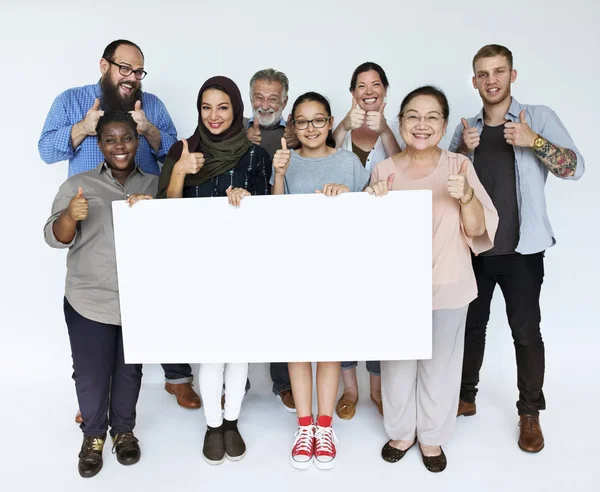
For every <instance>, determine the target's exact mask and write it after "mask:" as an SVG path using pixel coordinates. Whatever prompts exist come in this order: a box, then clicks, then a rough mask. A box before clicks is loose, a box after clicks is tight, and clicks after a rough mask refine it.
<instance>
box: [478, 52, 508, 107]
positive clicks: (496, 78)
mask: <svg viewBox="0 0 600 492" xmlns="http://www.w3.org/2000/svg"><path fill="white" fill-rule="evenodd" d="M474 69H475V70H474V71H475V75H473V87H474V88H475V89H477V90H478V91H479V95H480V96H481V99H482V100H483V102H484V104H488V105H495V104H500V103H502V102H503V101H505V100H506V98H507V97H510V85H511V84H512V83H513V82H514V81H515V80H516V79H517V71H516V70H514V69H512V70H511V67H510V64H509V62H508V59H507V58H506V57H505V56H503V55H497V56H492V57H486V58H480V59H479V60H477V61H476V62H475V66H474Z"/></svg>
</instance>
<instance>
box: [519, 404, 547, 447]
mask: <svg viewBox="0 0 600 492" xmlns="http://www.w3.org/2000/svg"><path fill="white" fill-rule="evenodd" d="M519 427H520V428H521V429H520V432H519V447H520V448H521V449H522V450H523V451H526V452H527V453H538V452H540V451H541V450H542V449H543V448H544V435H543V434H542V428H541V426H540V418H539V417H537V416H535V415H531V414H528V413H526V414H523V415H521V416H520V422H519Z"/></svg>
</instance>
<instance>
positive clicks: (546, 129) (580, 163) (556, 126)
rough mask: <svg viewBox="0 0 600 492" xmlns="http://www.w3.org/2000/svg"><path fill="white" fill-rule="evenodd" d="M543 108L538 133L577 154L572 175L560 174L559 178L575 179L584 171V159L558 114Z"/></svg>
mask: <svg viewBox="0 0 600 492" xmlns="http://www.w3.org/2000/svg"><path fill="white" fill-rule="evenodd" d="M544 110H545V114H544V125H543V127H542V128H541V130H540V135H541V136H542V137H543V138H545V139H546V140H548V141H549V142H550V143H552V144H554V145H557V146H558V147H562V148H563V149H569V150H572V151H573V152H575V155H576V156H577V166H576V167H575V174H574V175H573V176H561V179H572V180H575V181H577V180H578V179H579V178H581V176H583V173H584V172H585V160H584V159H583V156H582V155H581V153H580V152H579V149H577V147H576V146H575V142H573V139H572V138H571V135H569V132H568V131H567V129H566V128H565V126H564V125H563V123H562V121H561V120H560V118H559V117H558V115H557V114H556V113H555V112H554V111H553V110H552V109H550V108H548V107H544Z"/></svg>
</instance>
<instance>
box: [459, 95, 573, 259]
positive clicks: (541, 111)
mask: <svg viewBox="0 0 600 492" xmlns="http://www.w3.org/2000/svg"><path fill="white" fill-rule="evenodd" d="M522 110H525V119H526V120H527V124H528V125H529V126H530V127H531V129H532V130H533V131H534V132H535V133H537V134H539V135H541V136H542V137H543V138H545V139H546V140H548V141H549V142H550V143H552V144H554V145H557V146H559V147H562V148H566V149H570V150H572V151H573V152H575V154H576V155H577V167H576V169H575V175H574V176H569V177H564V178H561V179H572V180H577V179H579V178H581V176H582V175H583V172H584V170H585V161H584V159H583V156H582V155H581V154H580V153H579V150H577V147H575V144H574V143H573V140H572V139H571V136H570V135H569V132H567V129H566V128H565V127H564V125H563V124H562V122H561V121H560V119H559V117H558V115H557V114H556V113H555V112H554V111H552V109H550V108H549V107H547V106H533V105H529V104H519V102H518V101H517V100H516V99H515V98H514V97H513V98H512V102H511V104H510V107H509V108H508V113H507V114H506V119H507V120H508V121H512V122H514V123H518V122H519V114H520V113H521V111H522ZM483 116H484V115H483V109H482V110H481V111H480V112H479V114H478V115H477V116H475V117H474V118H469V119H468V122H469V126H470V127H476V128H477V130H478V131H479V134H480V135H481V131H482V130H483V125H484V123H483ZM462 132H463V126H462V123H459V124H458V126H457V127H456V130H455V132H454V136H453V137H452V142H451V143H450V147H449V150H450V151H451V152H457V151H458V148H459V147H460V144H461V142H462ZM514 151H515V169H516V173H515V174H516V179H517V206H518V210H519V220H520V225H519V244H518V245H517V248H516V251H517V253H521V254H524V255H526V254H533V253H539V252H540V251H544V250H545V249H547V248H549V247H550V246H554V244H556V239H555V237H554V232H552V226H551V225H550V220H549V219H548V214H547V212H546V195H545V193H544V186H545V184H546V178H547V177H548V168H547V167H546V166H545V165H544V164H543V163H542V162H541V161H540V160H539V159H538V158H537V157H536V156H535V154H534V153H533V150H532V149H530V148H525V147H514ZM468 157H469V158H470V159H471V160H473V157H474V153H473V152H471V153H470V154H469V156H468Z"/></svg>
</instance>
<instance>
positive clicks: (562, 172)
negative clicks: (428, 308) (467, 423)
mask: <svg viewBox="0 0 600 492" xmlns="http://www.w3.org/2000/svg"><path fill="white" fill-rule="evenodd" d="M473 72H474V75H473V87H474V88H475V89H477V90H478V91H479V95H480V96H481V99H482V101H483V109H482V110H481V111H480V112H479V114H478V115H477V116H475V117H474V118H470V119H468V120H467V119H465V118H463V119H462V120H461V124H459V125H458V127H457V128H456V131H455V133H454V137H453V139H452V143H451V144H450V150H451V151H454V152H461V153H463V154H465V155H468V156H469V157H470V158H471V159H472V160H473V165H474V167H475V170H476V172H477V175H478V177H479V179H480V181H481V183H482V184H483V185H484V187H485V189H486V191H487V192H488V194H489V195H490V197H491V198H492V201H493V202H494V205H495V207H496V209H497V210H498V214H499V216H500V223H499V226H498V231H497V233H496V239H495V241H494V247H493V248H492V249H491V250H488V251H486V252H485V253H482V254H481V255H479V256H477V257H473V269H474V271H475V276H476V278H477V287H478V291H479V294H478V297H477V299H475V300H474V301H473V302H471V304H470V306H469V311H468V315H467V325H466V332H465V352H464V360H463V373H462V384H461V392H460V402H459V406H458V415H464V416H470V415H474V414H475V412H476V407H475V396H476V394H477V384H478V383H479V371H480V369H481V365H482V362H483V354H484V350H485V332H486V326H487V322H488V319H489V315H490V303H491V300H492V295H493V292H494V288H495V286H496V284H498V285H499V286H500V289H501V290H502V294H503V295H504V300H505V302H506V312H507V316H508V323H509V325H510V329H511V331H512V336H513V340H514V345H515V352H516V360H517V386H518V389H519V399H518V401H517V409H518V413H519V417H520V423H519V426H520V433H519V441H518V444H519V447H520V448H521V449H522V450H523V451H527V452H530V453H536V452H538V451H541V449H542V448H543V447H544V436H543V434H542V430H541V427H540V421H539V411H540V410H543V409H545V408H546V402H545V399H544V393H543V391H542V386H543V382H544V365H545V361H544V342H543V340H542V335H541V332H540V304H539V299H540V290H541V286H542V281H543V278H544V251H545V249H546V248H548V247H550V246H553V245H554V244H555V242H556V240H555V239H554V233H553V232H552V228H551V226H550V221H549V219H548V216H547V213H546V198H545V194H544V185H545V183H546V178H547V176H548V171H550V172H551V173H552V174H554V175H555V176H557V177H559V178H561V179H572V180H577V179H579V178H580V177H581V176H582V175H583V172H584V160H583V156H582V155H581V154H580V153H579V151H578V150H577V148H576V147H575V144H574V143H573V140H571V137H570V136H569V133H568V132H567V130H566V129H565V127H564V126H563V124H562V122H561V121H560V119H559V118H558V116H557V115H556V113H554V111H552V110H551V109H550V108H548V107H546V106H532V105H528V104H520V103H519V102H517V100H516V99H515V98H513V97H512V96H511V84H512V83H513V82H514V81H515V80H516V78H517V71H516V70H514V69H513V57H512V53H511V52H510V50H509V49H508V48H505V47H504V46H500V45H495V44H492V45H487V46H484V47H483V48H481V49H480V50H479V51H478V52H477V54H476V55H475V57H474V58H473Z"/></svg>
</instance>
